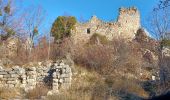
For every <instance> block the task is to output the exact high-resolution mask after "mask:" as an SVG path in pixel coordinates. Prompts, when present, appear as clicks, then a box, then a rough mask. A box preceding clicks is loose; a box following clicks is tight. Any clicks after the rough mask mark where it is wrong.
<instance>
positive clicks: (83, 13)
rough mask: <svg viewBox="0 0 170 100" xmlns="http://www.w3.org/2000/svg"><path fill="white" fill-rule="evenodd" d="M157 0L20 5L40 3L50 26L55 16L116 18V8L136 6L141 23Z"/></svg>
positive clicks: (27, 0) (45, 0) (46, 0)
mask: <svg viewBox="0 0 170 100" xmlns="http://www.w3.org/2000/svg"><path fill="white" fill-rule="evenodd" d="M158 1H159V0H22V5H24V7H27V6H32V5H34V6H36V5H41V6H42V7H43V8H44V9H45V11H46V12H47V21H46V26H47V27H49V28H50V26H51V24H52V23H53V21H54V20H55V19H56V18H57V16H60V15H64V14H69V15H72V16H76V18H77V19H80V18H83V19H85V20H88V19H89V18H90V17H91V16H92V15H96V16H97V17H99V18H100V19H102V20H105V21H110V20H116V18H117V15H118V8H120V7H122V6H123V7H130V6H136V7H137V8H138V9H139V10H140V12H141V18H142V24H143V23H144V21H145V20H146V18H147V17H148V14H149V12H151V11H152V9H153V7H154V6H156V4H157V3H158Z"/></svg>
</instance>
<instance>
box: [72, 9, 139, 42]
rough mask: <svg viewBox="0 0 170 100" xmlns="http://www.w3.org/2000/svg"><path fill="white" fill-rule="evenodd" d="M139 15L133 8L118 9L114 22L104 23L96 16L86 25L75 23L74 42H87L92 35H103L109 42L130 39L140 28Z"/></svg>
mask: <svg viewBox="0 0 170 100" xmlns="http://www.w3.org/2000/svg"><path fill="white" fill-rule="evenodd" d="M140 26H141V24H140V13H139V11H138V10H137V8H135V7H131V8H123V7H122V8H120V9H119V16H118V18H117V21H116V22H104V21H102V20H100V19H98V18H97V17H96V16H92V18H91V19H90V20H89V21H88V22H86V23H77V24H76V28H75V30H73V31H72V32H73V38H74V40H75V42H76V43H77V42H79V43H81V42H87V41H88V40H89V39H90V37H91V36H92V35H93V34H94V33H98V34H101V35H105V36H106V37H107V38H108V39H109V40H112V39H114V38H125V39H128V40H129V39H132V38H133V37H134V36H135V33H136V32H137V30H138V29H139V28H140Z"/></svg>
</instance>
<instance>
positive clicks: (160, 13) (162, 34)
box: [150, 0, 170, 93]
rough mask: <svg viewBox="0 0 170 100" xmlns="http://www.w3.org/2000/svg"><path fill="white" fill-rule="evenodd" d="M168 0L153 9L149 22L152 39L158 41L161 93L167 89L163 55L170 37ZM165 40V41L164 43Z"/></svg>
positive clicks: (166, 68) (169, 72)
mask: <svg viewBox="0 0 170 100" xmlns="http://www.w3.org/2000/svg"><path fill="white" fill-rule="evenodd" d="M169 16H170V0H160V2H159V4H158V6H157V7H155V8H154V9H153V12H152V17H151V20H150V22H151V23H150V29H151V32H152V34H153V35H154V37H156V38H157V40H158V41H159V44H160V45H159V47H158V51H159V54H158V56H159V72H160V84H161V88H160V89H161V90H160V92H161V93H164V92H166V91H167V89H169V88H170V87H169V85H168V84H169V83H170V82H169V81H170V79H169V75H170V68H169V67H170V65H168V61H167V57H166V56H165V55H164V54H163V50H164V47H165V42H167V41H169V39H170V38H169V36H170V33H169V32H170V17H169ZM165 40H166V41H165Z"/></svg>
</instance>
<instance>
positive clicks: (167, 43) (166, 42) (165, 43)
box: [161, 39, 170, 46]
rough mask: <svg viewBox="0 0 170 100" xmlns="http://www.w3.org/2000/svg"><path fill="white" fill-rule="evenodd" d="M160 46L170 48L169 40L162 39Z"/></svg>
mask: <svg viewBox="0 0 170 100" xmlns="http://www.w3.org/2000/svg"><path fill="white" fill-rule="evenodd" d="M161 45H162V46H170V40H169V39H163V40H162V41H161Z"/></svg>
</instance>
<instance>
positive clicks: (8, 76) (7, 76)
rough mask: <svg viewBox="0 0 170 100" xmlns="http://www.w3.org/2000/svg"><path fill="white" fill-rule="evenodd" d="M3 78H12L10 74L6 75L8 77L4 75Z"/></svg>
mask: <svg viewBox="0 0 170 100" xmlns="http://www.w3.org/2000/svg"><path fill="white" fill-rule="evenodd" d="M3 77H4V78H10V77H11V75H10V74H6V75H4V76H3Z"/></svg>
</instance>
